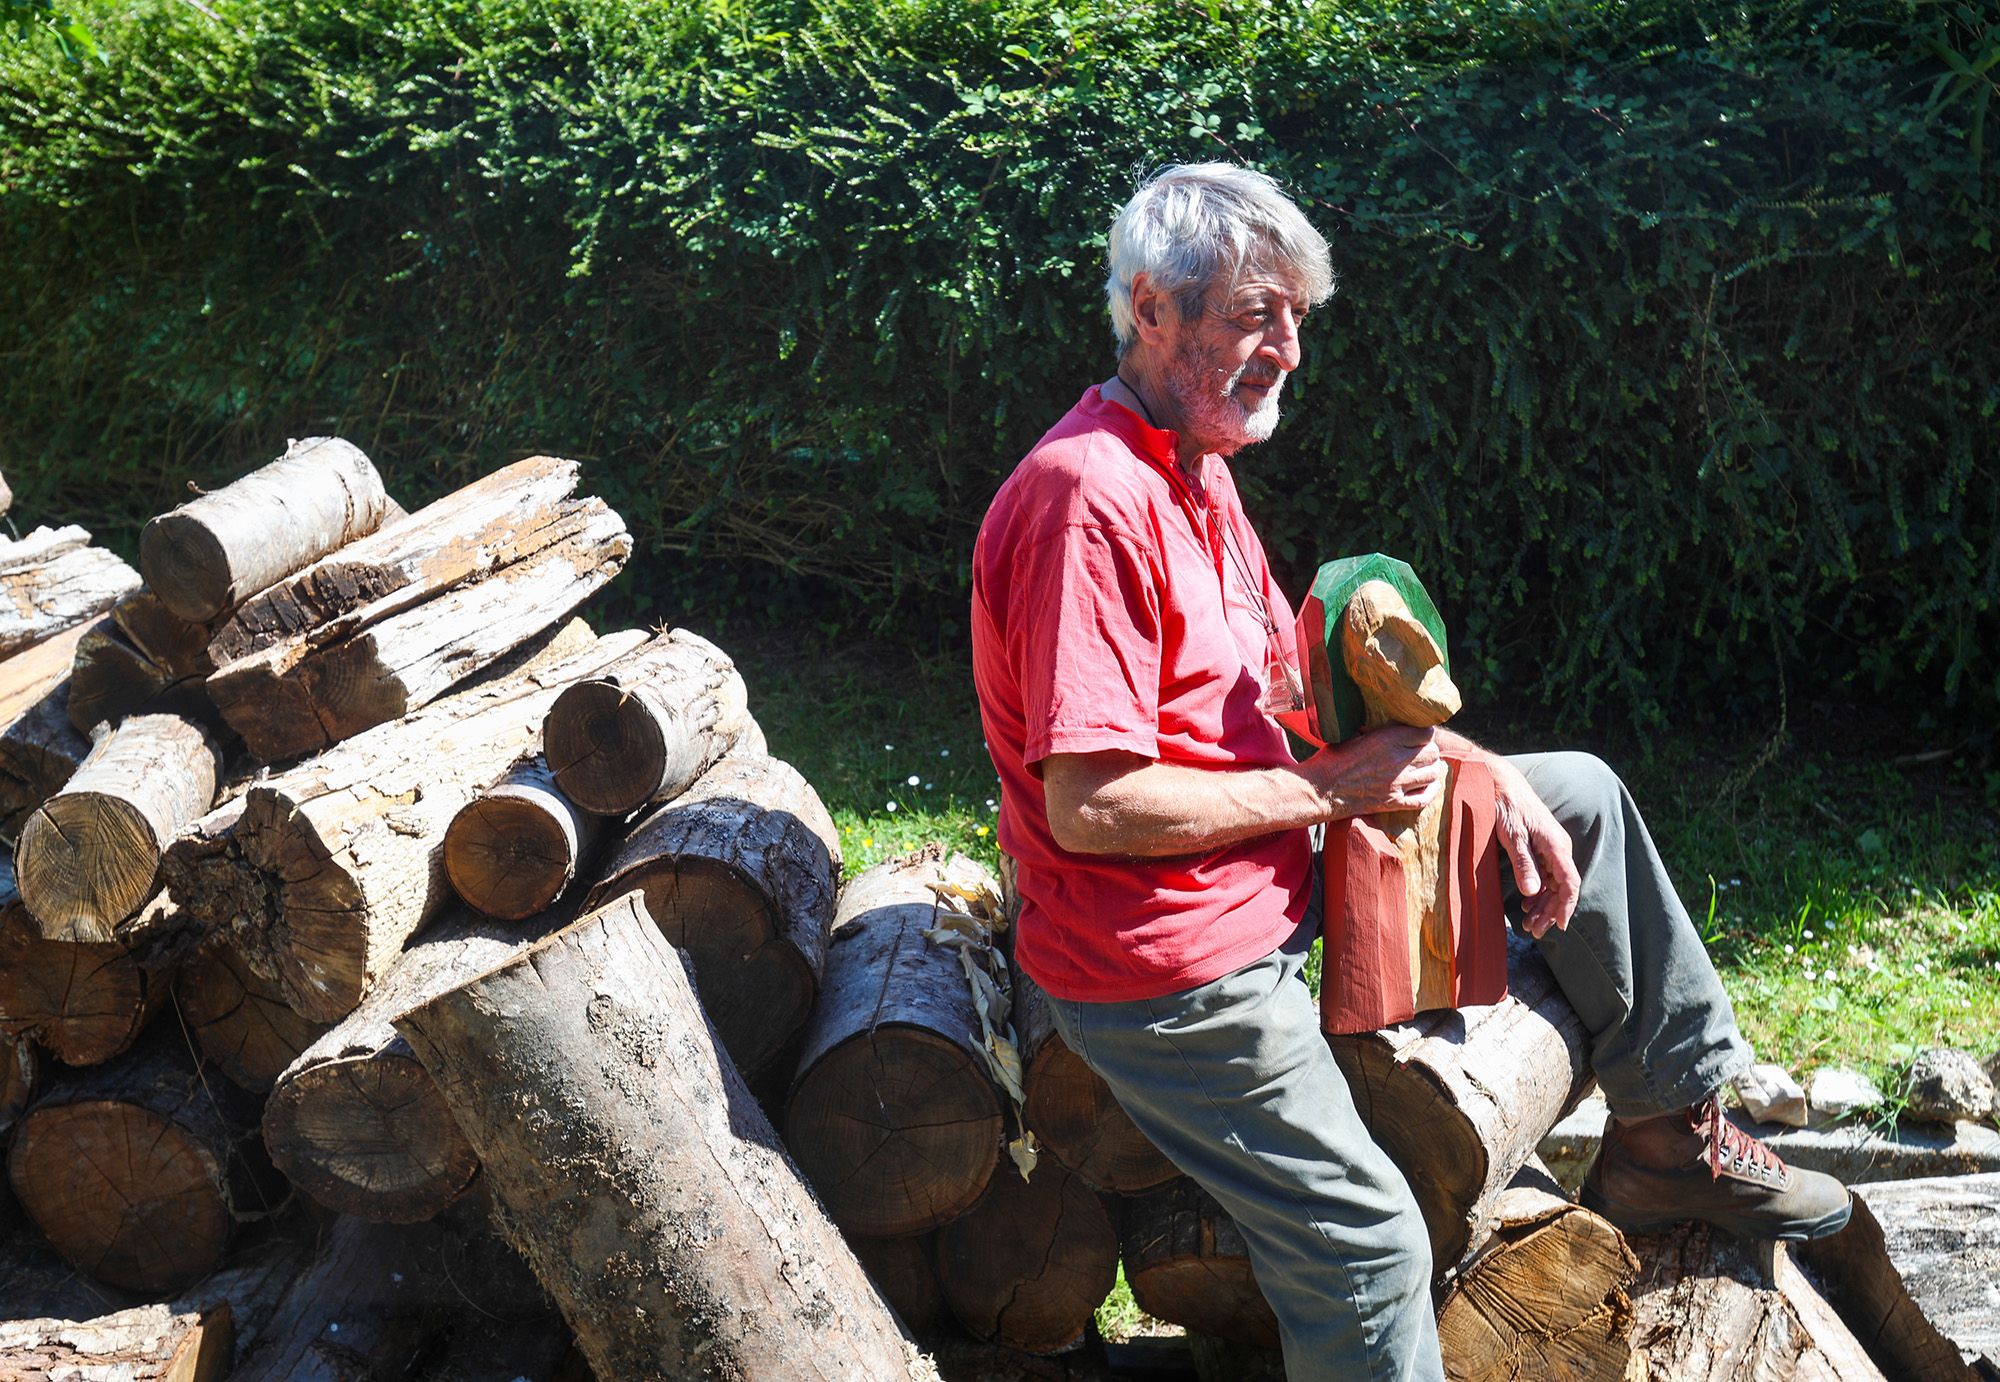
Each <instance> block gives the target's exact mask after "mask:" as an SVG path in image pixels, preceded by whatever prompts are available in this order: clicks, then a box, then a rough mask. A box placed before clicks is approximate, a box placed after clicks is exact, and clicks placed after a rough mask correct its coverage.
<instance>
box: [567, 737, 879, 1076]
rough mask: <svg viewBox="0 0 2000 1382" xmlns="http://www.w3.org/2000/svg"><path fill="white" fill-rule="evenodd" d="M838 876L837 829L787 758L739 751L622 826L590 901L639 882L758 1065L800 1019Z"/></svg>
mask: <svg viewBox="0 0 2000 1382" xmlns="http://www.w3.org/2000/svg"><path fill="white" fill-rule="evenodd" d="M839 879H840V835H839V832H838V831H837V830H836V829H835V828H834V824H833V818H832V817H831V816H829V815H828V814H827V810H826V807H825V806H824V805H823V804H822V803H821V801H820V799H819V794H818V793H817V792H815V791H814V790H813V789H812V785H811V784H810V783H808V782H807V781H806V780H805V779H804V778H803V777H801V776H800V775H799V773H798V771H797V770H796V769H794V768H793V767H792V766H791V765H790V764H788V763H784V762H781V761H780V760H778V759H775V758H769V757H764V756H750V755H743V754H732V755H731V756H730V757H728V758H725V759H724V760H723V761H722V762H720V763H718V764H716V766H714V767H713V768H710V769H709V770H708V771H707V772H706V773H704V774H702V776H701V777H700V779H699V780H697V781H696V782H695V784H694V785H693V786H692V787H690V788H689V789H688V790H687V791H686V792H685V793H684V794H682V795H681V796H679V797H677V798H675V799H674V800H673V801H670V802H668V803H667V804H666V805H664V806H662V807H660V808H659V809H658V810H656V811H654V812H653V813H652V814H651V815H648V816H646V817H645V818H643V819H642V820H640V821H639V823H638V824H636V825H634V826H633V827H632V828H631V830H630V831H629V832H628V833H627V835H626V837H625V840H624V842H623V843H622V844H621V845H620V846H619V847H618V851H617V853H616V855H615V856H614V857H613V858H612V860H611V862H610V864H609V865H608V866H607V867H606V868H605V870H604V877H603V881H602V882H600V883H599V884H598V885H597V887H596V888H595V889H593V890H592V892H591V894H590V898H589V900H588V901H587V902H586V903H585V905H586V906H596V905H597V904H598V903H599V902H602V901H604V900H606V899H609V898H612V897H615V896H617V895H618V894H619V893H622V892H626V891H629V890H630V889H632V888H638V889H640V891H641V892H642V893H643V894H644V895H645V899H646V911H647V913H648V914H649V915H650V916H651V917H652V918H653V920H654V921H656V922H657V923H659V927H660V931H661V934H663V935H664V936H666V938H667V939H668V940H669V941H670V942H672V943H673V944H674V945H675V946H677V947H679V948H680V949H681V950H682V951H683V952H684V953H685V954H686V956H687V958H688V961H689V965H690V967H691V968H692V969H693V971H694V979H695V988H696V990H697V991H698V992H699V993H700V994H701V1002H702V1006H703V1007H704V1008H705V1009H707V1011H708V1015H709V1017H710V1018H712V1019H713V1020H714V1022H715V1026H716V1030H717V1031H719V1032H721V1033H722V1042H723V1045H724V1046H725V1047H727V1048H728V1050H729V1054H730V1056H731V1058H732V1059H734V1060H735V1061H736V1063H737V1065H738V1066H739V1067H740V1068H741V1069H742V1070H743V1071H744V1072H745V1073H746V1074H751V1075H754V1074H756V1073H757V1072H759V1071H761V1070H762V1069H764V1068H765V1067H766V1066H768V1065H769V1064H770V1063H771V1061H772V1060H773V1058H774V1057H776V1056H777V1054H778V1053H779V1052H780V1051H782V1050H784V1049H785V1048H786V1046H787V1045H788V1044H789V1043H790V1042H791V1041H792V1039H793V1038H794V1037H796V1036H797V1035H798V1034H799V1032H800V1031H801V1030H802V1029H803V1028H804V1027H805V1024H806V1020H807V1018H808V1017H810V1016H811V1014H812V1010H813V1001H814V999H815V998H816V997H817V996H818V994H819V986H820V974H821V971H822V970H823V969H824V968H825V963H826V944H827V933H828V931H829V930H830V929H831V927H832V925H833V916H834V901H835V895H836V890H837V888H838V884H839Z"/></svg>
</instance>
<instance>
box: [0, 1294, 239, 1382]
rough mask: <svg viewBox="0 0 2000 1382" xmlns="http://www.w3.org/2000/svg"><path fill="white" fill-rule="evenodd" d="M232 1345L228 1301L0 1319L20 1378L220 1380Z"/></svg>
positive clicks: (13, 1371)
mask: <svg viewBox="0 0 2000 1382" xmlns="http://www.w3.org/2000/svg"><path fill="white" fill-rule="evenodd" d="M231 1346H232V1336H231V1333H230V1317H229V1310H228V1307H226V1306H224V1307H222V1308H220V1309H218V1310H215V1311H212V1312H211V1313H209V1314H207V1315H198V1314H194V1313H192V1312H190V1313H188V1314H181V1315H177V1314H175V1313H174V1312H173V1311H172V1310H170V1309H168V1308H167V1307H166V1306H164V1305H142V1306H137V1307H135V1308H133V1309H131V1310H121V1311H119V1312H118V1313H117V1314H115V1315H104V1316H100V1317H99V1318H97V1319H94V1320H9V1321H4V1322H0V1359H5V1368H6V1375H7V1376H8V1377H9V1378H11V1379H14V1380H15V1382H94V1379H105V1380H106V1382H109V1380H110V1379H114V1378H115V1379H117V1382H221V1379H222V1378H224V1377H226V1376H228V1373H229V1356H230V1349H231Z"/></svg>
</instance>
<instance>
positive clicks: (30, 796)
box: [0, 621, 102, 840]
mask: <svg viewBox="0 0 2000 1382" xmlns="http://www.w3.org/2000/svg"><path fill="white" fill-rule="evenodd" d="M101 622H102V621H99V623H100V624H101ZM94 627H98V625H95V624H78V625H77V626H75V627H74V628H70V629H65V630H64V631H63V632H61V633H59V634H56V635H55V636H54V637H52V638H49V639H46V640H44V641H43V642H40V643H37V644H36V645H35V646H34V647H32V648H29V649H28V650H27V651H25V652H19V653H16V654H14V656H12V657H10V658H8V659H7V660H6V661H5V662H0V839H5V840H13V839H16V838H18V837H19V835H20V830H21V824H22V822H24V821H26V820H27V818H28V813H29V812H31V811H33V810H34V809H35V808H36V807H37V806H40V805H41V804H42V803H43V802H45V801H47V800H48V799H49V798H50V797H52V796H54V795H55V794H56V793H57V792H59V791H61V790H62V787H63V784H64V783H65V782H68V781H69V779H70V776H71V775H72V774H73V773H75V772H76V769H77V765H78V764H80V763H82V762H83V760H84V759H85V758H86V757H88V756H89V754H90V741H89V740H88V739H86V738H84V737H83V736H82V735H81V734H78V733H77V732H76V728H75V726H73V725H71V724H70V721H69V678H70V669H71V667H72V665H73V664H74V663H75V661H76V649H77V644H78V643H80V642H81V641H82V640H83V638H84V636H85V634H86V633H88V632H89V631H90V630H91V629H92V628H94Z"/></svg>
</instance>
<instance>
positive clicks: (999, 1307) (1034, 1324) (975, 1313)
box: [937, 1161, 1118, 1353]
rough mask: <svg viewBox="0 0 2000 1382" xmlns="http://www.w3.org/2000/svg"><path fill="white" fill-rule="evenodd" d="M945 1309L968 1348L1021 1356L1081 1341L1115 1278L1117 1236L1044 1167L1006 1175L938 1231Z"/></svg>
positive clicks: (1098, 1212)
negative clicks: (971, 1344)
mask: <svg viewBox="0 0 2000 1382" xmlns="http://www.w3.org/2000/svg"><path fill="white" fill-rule="evenodd" d="M937 1253H938V1279H939V1281H940V1282H941V1283H942V1287H943V1291H944V1299H945V1303H946V1304H947V1305H949V1306H950V1307H951V1312H952V1314H953V1315H955V1316H956V1317H957V1318H958V1322H959V1323H960V1324H962V1325H964V1326H965V1327H966V1329H967V1331H968V1332H970V1333H971V1334H972V1335H973V1337H974V1338H978V1339H984V1340H987V1341H988V1342H992V1343H998V1344H1004V1345H1005V1346H1006V1347H1008V1348H1015V1349H1020V1350H1021V1351H1022V1352H1024V1353H1056V1352H1060V1351H1061V1350H1063V1349H1066V1348H1068V1347H1070V1346H1071V1345H1072V1344H1074V1343H1076V1342H1077V1341H1078V1340H1080V1339H1081V1338H1082V1337H1083V1335H1084V1332H1085V1331H1086V1330H1087V1329H1088V1328H1089V1327H1090V1321H1091V1317H1092V1315H1093V1313H1094V1312H1095V1311H1096V1309H1097V1306H1098V1304H1099V1303H1100V1302H1101V1301H1103V1299H1104V1298H1105V1297H1106V1296H1107V1295H1109V1294H1110V1293H1111V1287H1112V1285H1113V1284H1114V1282H1115V1281H1116V1280H1117V1276H1118V1236H1117V1234H1116V1233H1115V1232H1114V1231H1113V1229H1112V1226H1111V1218H1110V1216H1109V1215H1108V1214H1106V1213H1105V1212H1104V1206H1103V1205H1102V1204H1101V1203H1099V1201H1098V1198H1097V1195H1096V1193H1095V1192H1094V1191H1092V1190H1091V1188H1090V1187H1089V1186H1088V1185H1086V1184H1084V1182H1083V1181H1082V1179H1081V1178H1079V1177H1077V1176H1073V1175H1071V1174H1070V1173H1069V1172H1067V1171H1065V1170H1063V1168H1062V1167H1060V1166H1057V1165H1054V1164H1052V1163H1050V1162H1047V1161H1044V1162H1043V1163H1042V1164H1041V1165H1040V1166H1038V1167H1036V1168H1035V1172H1034V1174H1033V1176H1032V1177H1030V1178H1029V1179H1028V1180H1025V1181H1024V1180H1022V1179H1021V1177H1020V1176H1019V1174H1017V1173H1016V1172H1015V1170H1014V1169H1013V1167H1011V1166H1009V1167H1007V1168H1005V1169H1003V1170H1002V1171H1000V1172H999V1173H998V1174H996V1175H995V1176H994V1177H993V1183H992V1185H991V1187H990V1188H989V1189H988V1190H987V1192H986V1196H985V1198H984V1199H982V1200H981V1201H980V1202H979V1204H978V1205H977V1206H975V1207H974V1208H973V1209H972V1210H971V1211H970V1212H969V1213H967V1214H964V1215H962V1216H961V1217H959V1218H957V1219H954V1220H953V1221H952V1222H951V1223H948V1224H946V1225H945V1226H944V1227H943V1228H941V1229H940V1230H938V1241H937Z"/></svg>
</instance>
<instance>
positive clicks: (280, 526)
mask: <svg viewBox="0 0 2000 1382" xmlns="http://www.w3.org/2000/svg"><path fill="white" fill-rule="evenodd" d="M387 512H388V496H387V495H386V494H385V493H384V492H383V489H382V477H381V476H380V475H378V474H377V473H376V471H375V466H374V465H373V463H372V462H370V461H369V459H368V458H367V457H366V456H364V455H362V454H361V452H360V451H359V450H358V449H357V448H355V447H354V446H351V445H349V444H348V443H347V442H344V441H341V440H339V439H337V438H334V437H308V438H306V439H305V440H304V441H299V442H293V443H292V444H291V445H290V446H288V447H287V448H285V454H284V455H282V456H280V457H279V458H278V459H277V460H275V461H272V462H271V463H270V464H269V465H266V466H262V467H260V468H259V469H257V470H253V471H251V472H250V473H249V474H248V475H246V476H244V477H243V478H242V479H240V480H237V481H236V482H234V483H233V484H229V485H225V486H223V487H222V488H221V489H219V490H216V491H214V492H213V493H211V494H204V495H202V496H201V497H200V498H199V499H196V500H193V501H192V502H190V503H186V504H183V505H181V506H180V507H179V508H177V509H175V510H173V511H172V512H171V513H163V514H161V515H160V516H159V517H157V518H155V519H153V520H152V521H151V522H149V523H148V524H146V526H145V528H144V529H142V530H141V531H140V533H139V569H140V570H141V571H144V572H145V573H146V584H147V586H148V587H150V588H151V589H152V591H153V592H154V593H155V594H157V595H158V596H159V597H160V599H161V600H162V601H164V602H165V603H166V606H167V608H168V609H170V610H172V611H173V612H174V613H176V614H178V615H180V616H181V617H182V618H183V619H190V620H194V621H196V622H202V621H205V620H209V619H213V618H215V617H216V616H217V615H219V614H221V613H223V612H224V611H225V610H228V609H230V608H231V607H233V606H234V605H236V604H238V603H240V602H241V601H243V600H244V599H246V598H248V597H249V596H251V595H254V594H256V593H257V592H258V591H260V590H262V589H264V587H266V586H268V585H271V584H273V583H275V582H277V581H280V580H283V579H284V578H285V577H286V576H289V575H291V574H292V572H294V571H296V570H298V569H299V568H300V567H302V566H304V565H306V564H307V563H309V562H312V561H316V560H318V559H319V558H320V557H321V556H324V555H325V554H326V553H328V552H331V551H332V550H333V549H334V548H336V547H339V546H341V545H342V544H343V543H348V542H352V541H354V540H355V539H356V538H359V537H364V536H366V535H367V534H369V533H372V532H374V531H375V529H376V528H377V527H379V526H380V525H381V523H382V521H383V518H384V516H385V515H386V514H387Z"/></svg>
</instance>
